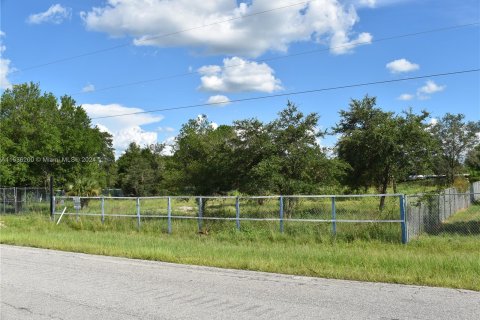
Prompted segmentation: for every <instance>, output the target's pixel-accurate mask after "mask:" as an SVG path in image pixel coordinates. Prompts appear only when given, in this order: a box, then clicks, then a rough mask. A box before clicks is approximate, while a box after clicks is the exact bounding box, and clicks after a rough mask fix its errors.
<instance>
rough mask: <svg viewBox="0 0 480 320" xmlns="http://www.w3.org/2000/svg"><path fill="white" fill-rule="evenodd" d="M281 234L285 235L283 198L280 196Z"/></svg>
mask: <svg viewBox="0 0 480 320" xmlns="http://www.w3.org/2000/svg"><path fill="white" fill-rule="evenodd" d="M280 232H281V233H283V197H282V196H280Z"/></svg>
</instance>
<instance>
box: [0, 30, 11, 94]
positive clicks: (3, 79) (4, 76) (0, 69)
mask: <svg viewBox="0 0 480 320" xmlns="http://www.w3.org/2000/svg"><path fill="white" fill-rule="evenodd" d="M5 36H6V34H5V32H3V31H1V30H0V89H2V90H5V89H10V88H12V83H11V82H10V80H9V79H8V75H9V74H10V73H12V71H13V68H12V67H11V66H10V64H11V61H10V60H9V59H6V58H3V53H4V52H5V50H7V47H6V46H5V45H4V44H3V37H5Z"/></svg>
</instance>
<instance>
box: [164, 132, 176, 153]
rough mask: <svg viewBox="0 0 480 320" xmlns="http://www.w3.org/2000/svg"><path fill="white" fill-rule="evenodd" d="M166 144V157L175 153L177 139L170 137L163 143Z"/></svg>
mask: <svg viewBox="0 0 480 320" xmlns="http://www.w3.org/2000/svg"><path fill="white" fill-rule="evenodd" d="M162 143H164V144H165V148H164V149H163V152H162V154H163V155H165V156H171V155H173V153H174V150H173V146H174V145H175V137H174V136H170V137H168V138H166V139H165V140H163V141H162Z"/></svg>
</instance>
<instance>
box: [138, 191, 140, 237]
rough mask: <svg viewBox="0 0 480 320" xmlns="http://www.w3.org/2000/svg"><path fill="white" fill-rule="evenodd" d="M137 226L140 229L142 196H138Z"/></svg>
mask: <svg viewBox="0 0 480 320" xmlns="http://www.w3.org/2000/svg"><path fill="white" fill-rule="evenodd" d="M137 228H138V230H140V198H137Z"/></svg>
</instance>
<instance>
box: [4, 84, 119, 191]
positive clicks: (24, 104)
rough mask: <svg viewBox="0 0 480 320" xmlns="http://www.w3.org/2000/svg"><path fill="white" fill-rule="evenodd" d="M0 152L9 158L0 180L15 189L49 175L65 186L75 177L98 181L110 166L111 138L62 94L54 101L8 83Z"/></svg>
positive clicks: (33, 87)
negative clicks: (103, 170)
mask: <svg viewBox="0 0 480 320" xmlns="http://www.w3.org/2000/svg"><path fill="white" fill-rule="evenodd" d="M0 128H1V130H0V132H1V133H0V142H1V148H0V150H1V151H0V153H1V154H3V155H5V156H6V157H10V158H15V159H28V161H7V162H6V163H5V162H4V163H2V164H1V165H0V170H2V171H4V172H6V173H7V174H6V176H5V177H6V178H1V179H2V182H3V181H5V183H8V184H9V185H16V186H27V185H32V186H40V185H46V184H47V183H48V179H49V176H50V175H54V176H55V180H56V182H57V184H59V185H60V186H65V185H66V184H67V183H72V182H73V181H75V180H77V179H79V178H92V179H95V180H99V178H100V177H99V173H100V172H102V169H103V167H104V166H105V165H106V163H107V162H110V163H113V149H112V146H111V142H112V141H111V136H110V135H109V134H107V133H102V132H100V130H99V129H98V128H93V127H92V125H91V122H90V119H89V118H88V116H87V114H86V113H85V111H84V110H83V109H82V108H81V107H80V106H76V105H75V101H74V100H73V99H72V98H70V97H68V96H64V97H62V98H61V99H60V104H59V103H58V101H57V99H56V98H55V96H54V95H53V94H51V93H43V94H42V93H41V90H40V87H39V85H38V84H33V83H30V84H20V85H14V86H13V88H12V89H7V90H5V91H4V92H3V94H2V98H1V101H0Z"/></svg>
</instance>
